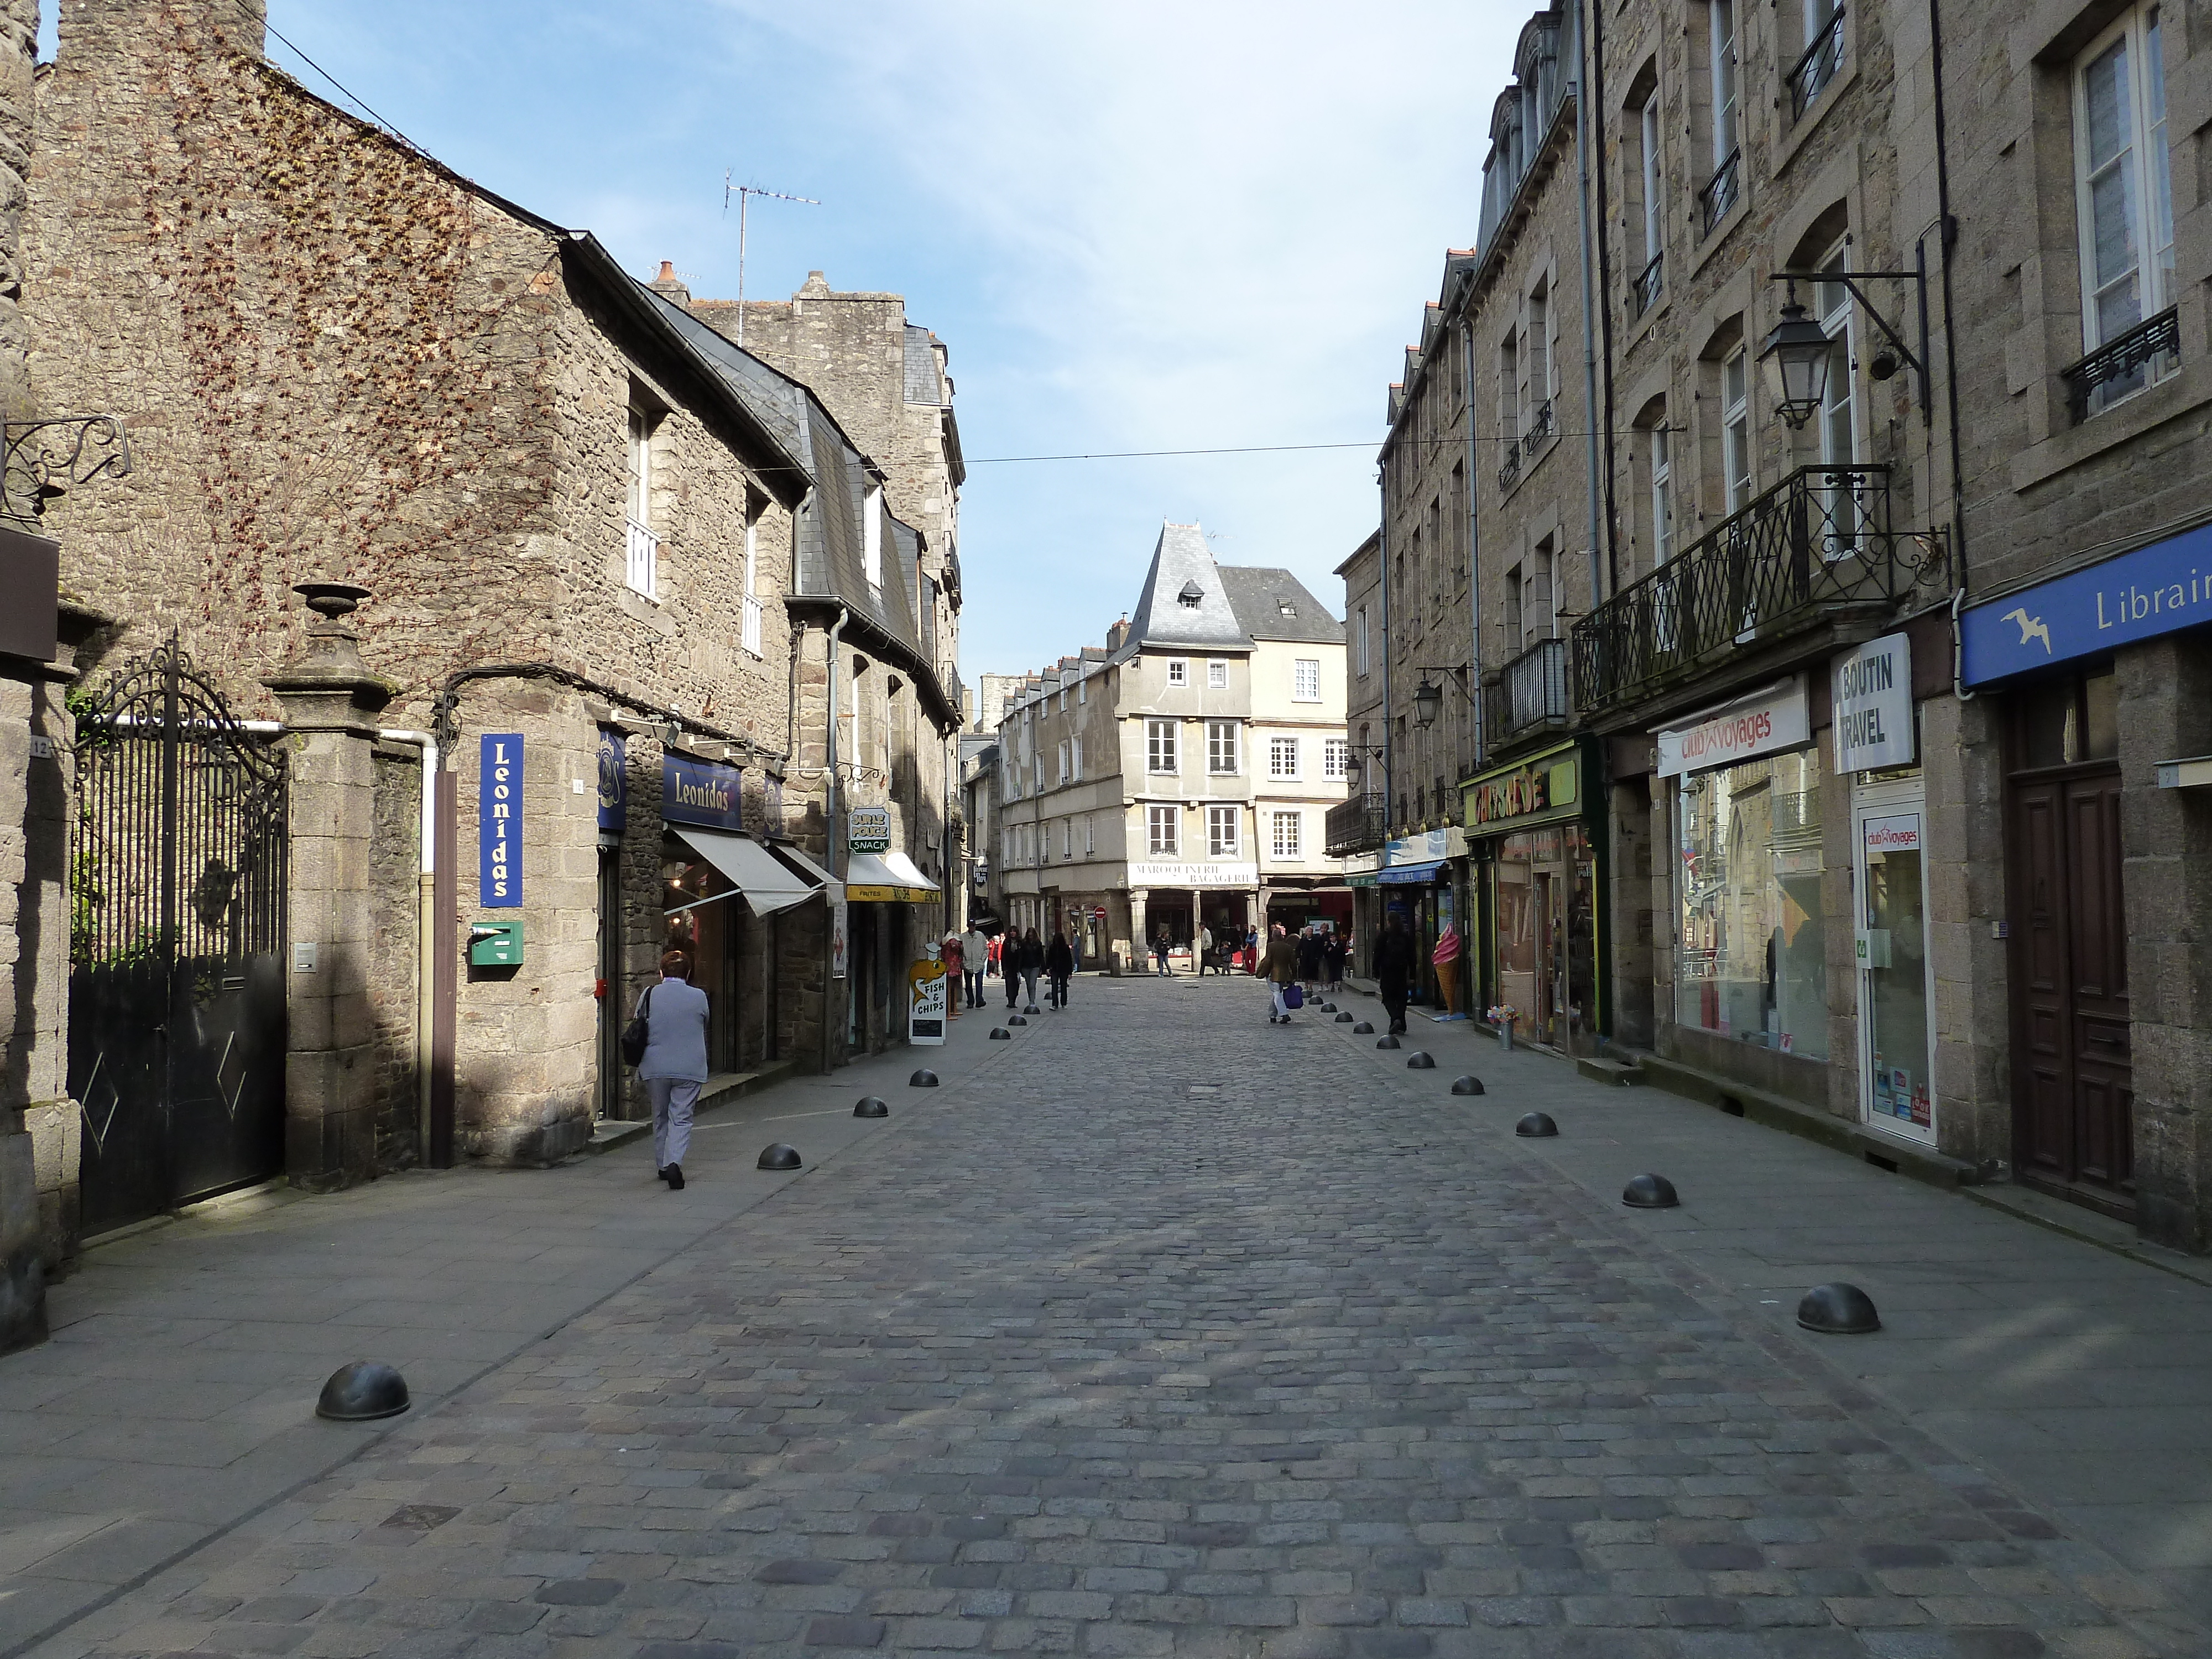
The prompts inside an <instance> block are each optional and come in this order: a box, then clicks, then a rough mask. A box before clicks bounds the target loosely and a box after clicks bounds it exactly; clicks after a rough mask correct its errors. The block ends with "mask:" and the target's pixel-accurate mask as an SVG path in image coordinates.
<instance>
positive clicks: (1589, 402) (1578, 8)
mask: <svg viewBox="0 0 2212 1659" xmlns="http://www.w3.org/2000/svg"><path fill="white" fill-rule="evenodd" d="M1929 3H1931V4H1932V3H1934V0H1929ZM1572 7H1573V13H1574V19H1575V25H1574V27H1575V37H1576V38H1575V75H1576V79H1575V169H1576V173H1577V191H1578V198H1577V199H1578V202H1579V210H1578V211H1577V214H1576V216H1575V228H1576V229H1577V230H1578V231H1579V232H1580V233H1581V238H1582V252H1583V409H1584V410H1585V411H1586V413H1585V415H1584V416H1583V428H1585V435H1584V437H1583V447H1584V449H1585V451H1586V452H1587V453H1588V455H1589V526H1590V530H1589V562H1590V609H1591V610H1592V611H1595V610H1596V609H1597V608H1598V606H1599V605H1602V604H1604V603H1605V591H1604V586H1603V584H1602V583H1601V581H1600V580H1599V579H1598V568H1597V541H1598V526H1599V523H1600V520H1599V518H1598V448H1597V444H1598V424H1597V422H1595V421H1594V420H1591V419H1589V413H1590V412H1595V410H1596V408H1597V331H1596V330H1595V329H1594V328H1592V327H1591V326H1590V319H1591V318H1592V317H1593V316H1594V315H1595V313H1596V310H1597V294H1596V277H1595V274H1594V273H1593V272H1592V270H1591V269H1590V100H1589V97H1588V96H1587V95H1586V94H1588V92H1589V88H1588V87H1587V86H1586V85H1584V84H1583V79H1582V67H1583V42H1582V30H1583V22H1582V0H1572ZM1608 418H1609V416H1608ZM1552 586H1553V591H1554V592H1557V591H1558V588H1559V580H1558V576H1557V574H1556V573H1554V574H1553V581H1552Z"/></svg>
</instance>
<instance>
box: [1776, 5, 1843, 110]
mask: <svg viewBox="0 0 2212 1659" xmlns="http://www.w3.org/2000/svg"><path fill="white" fill-rule="evenodd" d="M1843 66H1844V9H1843V8H1842V7H1841V6H1838V7H1837V8H1836V9H1835V10H1834V12H1833V13H1832V14H1831V15H1830V16H1829V18H1828V21H1826V22H1825V23H1823V24H1821V25H1820V33H1817V34H1815V35H1814V37H1813V39H1812V40H1811V41H1810V42H1809V43H1808V45H1807V46H1806V48H1805V52H1804V55H1803V56H1802V57H1801V58H1798V60H1797V61H1796V63H1795V64H1791V65H1790V74H1789V76H1788V77H1787V78H1788V81H1789V84H1790V119H1791V120H1793V121H1796V120H1799V119H1801V118H1802V117H1803V116H1804V113H1805V112H1806V111H1807V110H1808V109H1810V108H1812V107H1813V104H1814V100H1816V99H1818V98H1819V97H1820V94H1821V93H1822V92H1824V91H1825V90H1826V88H1827V85H1828V82H1831V81H1832V80H1834V79H1835V78H1836V71H1837V70H1839V69H1841V68H1843Z"/></svg>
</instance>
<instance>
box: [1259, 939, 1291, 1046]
mask: <svg viewBox="0 0 2212 1659" xmlns="http://www.w3.org/2000/svg"><path fill="white" fill-rule="evenodd" d="M1268 932H1269V933H1270V934H1271V935H1272V937H1271V938H1270V939H1268V940H1267V958H1266V962H1265V964H1264V965H1265V967H1266V969H1267V984H1268V990H1269V993H1270V994H1271V997H1272V999H1273V1012H1270V1013H1269V1014H1268V1016H1267V1024H1270V1025H1288V1024H1290V1023H1291V1006H1290V1004H1289V1003H1287V1002H1285V1000H1283V997H1284V994H1285V992H1287V991H1288V990H1289V989H1290V988H1291V986H1292V985H1293V984H1295V983H1296V982H1297V976H1298V947H1297V945H1296V943H1294V942H1293V941H1292V939H1291V936H1290V935H1289V934H1288V933H1285V932H1284V931H1283V924H1282V923H1281V922H1277V923H1275V925H1274V926H1273V927H1271V928H1269V929H1268Z"/></svg>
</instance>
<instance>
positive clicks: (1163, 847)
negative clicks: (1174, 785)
mask: <svg viewBox="0 0 2212 1659" xmlns="http://www.w3.org/2000/svg"><path fill="white" fill-rule="evenodd" d="M1181 821H1182V808H1181V807H1179V806H1147V807H1146V809H1145V846H1146V849H1147V850H1148V851H1149V852H1150V853H1151V854H1152V856H1153V857H1154V858H1158V857H1159V856H1160V855H1161V854H1166V855H1167V856H1168V857H1170V858H1173V857H1174V856H1175V855H1176V851H1177V850H1178V848H1177V844H1176V826H1177V824H1178V823H1181Z"/></svg>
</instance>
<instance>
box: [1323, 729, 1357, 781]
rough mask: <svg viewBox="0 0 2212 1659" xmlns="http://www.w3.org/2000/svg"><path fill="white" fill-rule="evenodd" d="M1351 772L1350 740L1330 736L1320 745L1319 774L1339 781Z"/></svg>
mask: <svg viewBox="0 0 2212 1659" xmlns="http://www.w3.org/2000/svg"><path fill="white" fill-rule="evenodd" d="M1351 774H1352V740H1351V739H1350V738H1328V739H1327V740H1326V741H1325V742H1323V743H1322V746H1321V775H1322V776H1323V777H1324V778H1329V779H1333V780H1334V781H1337V782H1339V783H1341V782H1342V781H1344V780H1345V779H1346V778H1347V777H1349V776H1350V775H1351Z"/></svg>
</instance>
